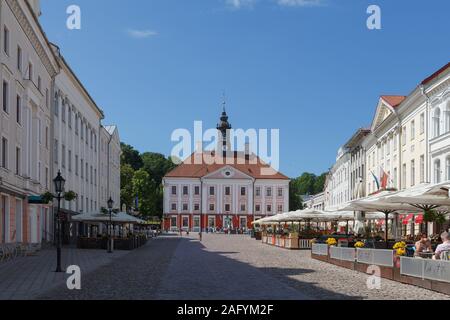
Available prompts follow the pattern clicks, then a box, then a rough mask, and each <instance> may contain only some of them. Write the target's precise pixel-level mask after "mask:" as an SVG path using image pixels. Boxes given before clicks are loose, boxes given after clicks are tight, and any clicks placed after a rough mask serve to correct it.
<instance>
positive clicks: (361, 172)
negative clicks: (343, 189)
mask: <svg viewBox="0 0 450 320" xmlns="http://www.w3.org/2000/svg"><path fill="white" fill-rule="evenodd" d="M369 134H370V129H362V128H361V129H358V130H357V131H356V133H355V134H354V135H353V136H352V137H351V138H350V140H349V141H347V143H346V144H345V148H346V149H347V150H348V152H349V154H350V200H356V199H359V198H363V197H365V196H366V179H367V176H366V149H365V147H364V145H363V143H364V140H365V139H366V137H367V136H368V135H369Z"/></svg>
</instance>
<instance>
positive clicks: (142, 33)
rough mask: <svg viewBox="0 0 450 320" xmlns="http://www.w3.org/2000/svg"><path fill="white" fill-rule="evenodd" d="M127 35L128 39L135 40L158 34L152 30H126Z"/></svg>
mask: <svg viewBox="0 0 450 320" xmlns="http://www.w3.org/2000/svg"><path fill="white" fill-rule="evenodd" d="M127 33H128V35H129V36H130V37H132V38H135V39H146V38H150V37H154V36H156V35H158V32H156V31H154V30H137V29H128V31H127Z"/></svg>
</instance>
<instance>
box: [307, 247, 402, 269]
mask: <svg viewBox="0 0 450 320" xmlns="http://www.w3.org/2000/svg"><path fill="white" fill-rule="evenodd" d="M312 253H313V254H315V255H318V256H328V253H329V254H330V258H332V259H336V260H343V261H355V260H356V261H357V262H359V263H364V264H369V265H377V266H384V267H393V266H394V251H393V250H381V249H356V250H355V248H347V247H330V251H329V252H328V245H326V244H313V246H312Z"/></svg>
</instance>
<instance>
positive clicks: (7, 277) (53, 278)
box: [0, 248, 126, 300]
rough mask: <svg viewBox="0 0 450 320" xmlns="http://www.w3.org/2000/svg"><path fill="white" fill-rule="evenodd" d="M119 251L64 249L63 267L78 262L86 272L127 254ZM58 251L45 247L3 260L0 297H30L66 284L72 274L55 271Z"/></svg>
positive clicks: (0, 273)
mask: <svg viewBox="0 0 450 320" xmlns="http://www.w3.org/2000/svg"><path fill="white" fill-rule="evenodd" d="M125 254H126V253H125V252H123V251H122V252H120V251H116V252H114V253H113V254H107V253H106V251H103V250H102V251H100V250H78V249H73V248H63V250H62V257H61V261H62V267H63V268H65V267H66V266H70V265H78V266H79V267H80V268H81V270H82V272H83V273H88V272H91V271H93V270H95V269H97V268H98V267H100V266H102V265H106V264H109V263H111V262H112V261H114V260H115V259H117V258H120V257H121V256H123V255H125ZM55 269H56V250H42V251H40V252H38V253H37V254H35V255H33V256H28V257H18V258H16V259H14V260H11V261H8V262H2V263H0V300H29V299H33V298H35V297H36V296H37V295H39V294H41V293H42V292H44V291H46V290H49V289H51V288H54V287H57V286H58V285H60V284H62V283H65V282H66V280H67V277H68V276H69V275H67V274H65V273H55V272H54V270H55Z"/></svg>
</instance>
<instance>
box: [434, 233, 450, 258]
mask: <svg viewBox="0 0 450 320" xmlns="http://www.w3.org/2000/svg"><path fill="white" fill-rule="evenodd" d="M441 239H442V244H440V245H438V246H437V248H436V252H435V255H434V258H435V259H436V260H440V259H442V258H443V257H442V253H443V252H448V251H450V238H449V234H448V232H444V233H442V234H441Z"/></svg>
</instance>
